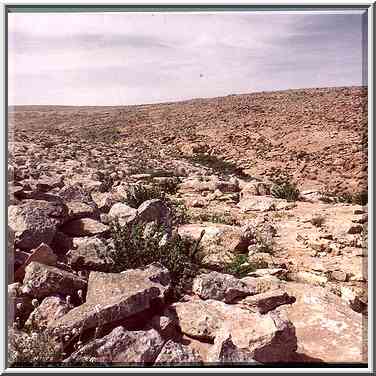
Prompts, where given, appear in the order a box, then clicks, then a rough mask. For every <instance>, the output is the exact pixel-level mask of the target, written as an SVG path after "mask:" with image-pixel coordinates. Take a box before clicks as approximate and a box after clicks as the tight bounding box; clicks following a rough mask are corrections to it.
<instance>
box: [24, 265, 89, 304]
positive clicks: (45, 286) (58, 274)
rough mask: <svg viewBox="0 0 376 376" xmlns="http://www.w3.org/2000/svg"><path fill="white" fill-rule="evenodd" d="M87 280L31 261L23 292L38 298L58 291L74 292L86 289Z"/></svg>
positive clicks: (64, 292) (26, 270)
mask: <svg viewBox="0 0 376 376" xmlns="http://www.w3.org/2000/svg"><path fill="white" fill-rule="evenodd" d="M85 289H86V281H85V280H84V279H82V278H80V277H77V276H76V275H75V274H73V273H69V272H67V271H65V270H61V269H58V268H55V267H53V266H47V265H43V264H40V263H38V262H31V263H30V264H29V265H28V266H27V267H26V269H25V277H24V280H23V287H22V292H23V293H24V294H25V295H28V296H33V297H36V298H43V297H45V296H49V295H53V294H56V293H59V294H63V295H68V294H69V295H71V294H74V293H75V292H76V291H77V290H85Z"/></svg>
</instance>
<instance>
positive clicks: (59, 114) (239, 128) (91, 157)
mask: <svg viewBox="0 0 376 376" xmlns="http://www.w3.org/2000/svg"><path fill="white" fill-rule="evenodd" d="M366 95H367V93H366V91H365V89H363V88H337V89H307V90H295V91H284V92H274V93H257V94H250V95H237V96H228V97H224V98H214V99H200V100H191V101H186V102H179V103H165V104H158V105H143V106H130V107H95V108H91V107H59V106H54V107H51V106H29V107H22V106H21V107H15V108H10V110H9V122H10V124H9V159H8V199H9V207H8V269H9V272H8V312H9V318H10V321H9V353H8V358H9V362H10V363H11V365H13V366H25V365H39V366H40V365H42V366H43V365H46V364H54V365H59V366H72V365H74V366H86V367H87V366H96V365H102V366H103V365H107V366H119V365H120V366H127V365H153V366H174V365H188V366H189V365H196V366H197V365H203V364H215V365H221V364H222V365H223V364H227V365H228V364H232V365H237V364H241V365H244V364H247V365H249V366H262V365H268V364H274V365H275V364H281V363H284V364H285V363H294V365H295V366H296V365H297V364H304V363H307V362H309V363H311V362H318V363H322V364H325V363H332V362H339V363H362V364H366V363H367V338H366V333H367V317H368V299H367V297H368V293H367V281H368V275H367V254H368V252H367V234H368V227H367V225H368V209H367V194H366V183H367V181H366V174H367V160H366V158H365V157H366V155H367V154H366V150H367V142H366V140H367V132H366V129H365V127H366V124H367V119H366V116H367V113H366V108H367V106H366V102H367V98H366Z"/></svg>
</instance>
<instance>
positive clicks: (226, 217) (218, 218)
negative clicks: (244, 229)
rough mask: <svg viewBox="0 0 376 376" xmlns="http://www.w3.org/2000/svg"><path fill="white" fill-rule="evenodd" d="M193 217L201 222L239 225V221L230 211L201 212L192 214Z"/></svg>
mask: <svg viewBox="0 0 376 376" xmlns="http://www.w3.org/2000/svg"><path fill="white" fill-rule="evenodd" d="M191 219H193V220H195V221H200V222H211V223H221V224H224V225H230V226H234V225H238V224H239V223H238V221H237V220H236V219H235V218H233V217H232V216H231V215H230V214H228V213H208V212H201V213H199V214H196V215H194V216H191Z"/></svg>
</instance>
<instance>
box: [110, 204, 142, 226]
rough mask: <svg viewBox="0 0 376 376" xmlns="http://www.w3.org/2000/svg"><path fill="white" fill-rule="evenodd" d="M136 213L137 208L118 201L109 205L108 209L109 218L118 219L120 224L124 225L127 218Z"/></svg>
mask: <svg viewBox="0 0 376 376" xmlns="http://www.w3.org/2000/svg"><path fill="white" fill-rule="evenodd" d="M136 213H137V209H134V208H131V207H130V206H128V205H126V204H123V203H121V202H118V203H116V204H115V205H113V206H112V207H111V209H110V211H109V212H108V217H109V218H110V219H111V220H118V221H119V224H120V225H125V224H126V223H127V221H128V219H130V218H133V217H134V216H135V215H136Z"/></svg>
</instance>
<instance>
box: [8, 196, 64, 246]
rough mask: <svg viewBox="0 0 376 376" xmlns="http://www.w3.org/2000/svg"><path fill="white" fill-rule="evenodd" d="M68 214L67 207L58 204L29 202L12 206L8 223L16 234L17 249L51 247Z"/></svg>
mask: <svg viewBox="0 0 376 376" xmlns="http://www.w3.org/2000/svg"><path fill="white" fill-rule="evenodd" d="M67 213H68V209H67V207H66V206H65V205H63V204H60V203H57V202H48V201H42V200H27V201H26V202H24V203H22V204H21V205H17V206H15V205H10V206H9V208H8V221H9V226H10V228H11V229H12V230H13V231H14V232H15V236H16V240H15V243H16V247H18V248H20V249H24V250H30V249H32V248H35V247H38V246H39V244H41V243H46V244H48V245H50V244H51V242H52V239H53V238H54V235H55V232H56V228H57V226H58V225H60V224H61V223H62V222H63V221H64V220H65V219H66V217H67Z"/></svg>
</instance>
